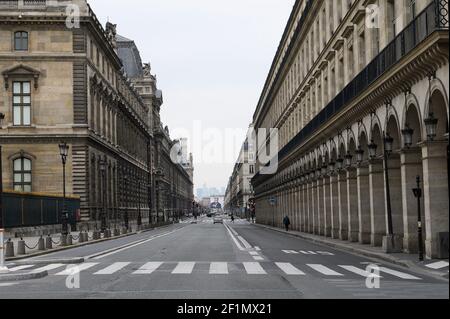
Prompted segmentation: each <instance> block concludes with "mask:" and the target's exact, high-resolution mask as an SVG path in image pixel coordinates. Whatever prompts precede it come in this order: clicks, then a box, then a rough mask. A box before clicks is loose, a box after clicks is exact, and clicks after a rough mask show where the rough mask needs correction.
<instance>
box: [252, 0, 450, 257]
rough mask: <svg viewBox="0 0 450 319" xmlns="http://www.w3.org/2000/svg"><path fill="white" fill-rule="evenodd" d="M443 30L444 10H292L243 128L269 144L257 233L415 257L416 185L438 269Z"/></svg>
mask: <svg viewBox="0 0 450 319" xmlns="http://www.w3.org/2000/svg"><path fill="white" fill-rule="evenodd" d="M448 26H449V25H448V1H444V0H400V1H391V0H325V1H323V0H312V1H311V0H310V1H306V0H298V1H296V3H295V5H294V8H293V11H292V14H291V17H290V19H289V22H288V24H287V26H286V29H285V32H284V34H283V37H282V40H281V43H280V46H279V48H278V51H277V53H276V56H275V58H274V61H273V64H272V67H271V70H270V72H269V75H268V78H267V81H266V84H265V87H264V89H263V92H262V94H261V97H260V100H259V103H258V106H257V109H256V111H255V114H254V119H253V120H254V124H255V128H256V129H258V128H278V129H279V132H280V135H279V136H280V145H279V150H278V159H279V169H278V172H277V173H276V174H273V175H263V174H260V173H259V170H260V167H259V166H260V165H259V164H258V165H257V166H258V167H257V174H256V176H255V177H254V178H253V180H252V183H253V185H254V188H255V192H256V212H257V219H258V222H259V223H263V224H272V223H274V224H275V226H278V227H282V220H283V216H285V215H289V216H290V217H291V221H292V224H293V225H292V226H293V228H294V229H295V230H298V231H302V232H309V233H315V234H318V235H323V236H328V237H333V238H340V239H342V240H348V241H352V242H360V243H362V244H367V245H373V246H384V248H385V249H387V248H388V247H387V246H388V245H387V239H388V238H393V239H394V240H395V241H394V243H395V245H394V246H395V247H394V248H396V249H400V250H403V251H405V252H407V253H417V251H418V247H419V244H418V240H417V233H418V207H417V206H418V205H417V200H416V198H415V197H414V194H413V192H412V189H413V188H415V187H416V177H417V176H420V179H421V181H422V183H421V188H423V198H422V207H421V208H422V209H421V210H422V214H423V215H422V221H423V222H422V224H423V230H424V233H425V247H426V255H427V256H428V257H429V258H448V231H449V228H448V227H449V226H448V225H449V219H448V217H449V175H448V158H449V155H448V143H449V135H448V117H449V113H448V112H449V111H448V107H449V105H448V100H449V75H448V72H449V61H448V58H449V52H448ZM436 123H437V127H435V124H436ZM434 129H435V130H436V132H433V130H434ZM264 142H265V141H258V143H259V144H261V143H264ZM272 198H276V204H275V205H276V206H275V209H273V207H272V206H271V204H273V203H274V202H273V201H271V199H272ZM389 199H390V200H389ZM273 212H275V218H274V216H273ZM388 235H389V236H388Z"/></svg>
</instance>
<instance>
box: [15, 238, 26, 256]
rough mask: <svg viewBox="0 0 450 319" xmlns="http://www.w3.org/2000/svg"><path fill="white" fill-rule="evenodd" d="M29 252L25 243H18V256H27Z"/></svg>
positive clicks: (21, 241) (20, 241) (22, 241)
mask: <svg viewBox="0 0 450 319" xmlns="http://www.w3.org/2000/svg"><path fill="white" fill-rule="evenodd" d="M26 253H27V252H26V250H25V241H24V240H23V239H22V240H19V242H18V243H17V255H25V254H26Z"/></svg>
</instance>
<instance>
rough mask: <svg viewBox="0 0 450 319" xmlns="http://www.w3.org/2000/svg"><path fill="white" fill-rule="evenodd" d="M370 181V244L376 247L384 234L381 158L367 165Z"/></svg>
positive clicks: (384, 214) (384, 205)
mask: <svg viewBox="0 0 450 319" xmlns="http://www.w3.org/2000/svg"><path fill="white" fill-rule="evenodd" d="M369 181H370V218H371V225H372V229H371V234H370V242H371V244H372V246H375V247H378V246H382V244H383V237H384V236H386V198H385V188H384V182H385V181H384V168H383V161H382V160H378V159H377V160H373V161H371V162H370V165H369Z"/></svg>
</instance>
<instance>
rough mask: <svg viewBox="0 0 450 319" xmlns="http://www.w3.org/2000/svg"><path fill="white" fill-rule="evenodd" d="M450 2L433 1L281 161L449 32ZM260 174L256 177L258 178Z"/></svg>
mask: <svg viewBox="0 0 450 319" xmlns="http://www.w3.org/2000/svg"><path fill="white" fill-rule="evenodd" d="M448 28H449V23H448V0H433V1H432V2H431V3H430V4H429V5H428V6H427V7H426V8H425V9H424V10H423V11H422V12H421V13H420V14H419V15H418V16H417V17H416V18H415V19H414V20H413V21H411V22H410V23H409V24H408V25H407V26H406V27H405V28H404V29H403V31H402V32H401V33H399V34H398V35H397V36H396V37H395V38H394V39H393V40H392V41H391V42H390V43H389V44H388V45H387V46H386V47H385V48H384V49H383V50H382V51H381V52H380V53H379V54H378V55H377V56H376V57H375V58H374V59H373V60H372V61H371V62H370V63H369V64H368V65H367V66H366V67H365V68H364V69H363V70H362V71H361V72H360V73H359V74H358V75H357V76H356V77H355V78H354V79H353V80H352V81H351V82H350V83H349V84H348V85H347V86H346V87H345V88H344V89H343V90H342V91H341V92H340V93H339V94H338V95H337V96H336V97H335V98H334V99H333V100H332V101H331V102H330V103H328V105H327V106H326V107H325V108H324V109H323V110H322V111H321V112H319V114H317V115H316V116H315V117H314V118H313V119H312V120H311V121H310V122H309V123H308V124H307V125H306V126H305V127H304V128H303V129H302V130H301V131H300V132H299V133H298V134H297V135H296V136H295V137H294V138H293V139H292V140H291V141H290V142H289V143H288V144H286V145H285V146H284V147H283V148H282V149H281V150H280V151H279V152H278V159H279V161H281V160H282V159H283V158H285V157H286V156H287V155H289V154H290V153H291V152H292V151H293V150H294V149H296V148H297V147H298V146H300V145H301V144H302V143H303V142H304V141H305V140H306V139H307V138H309V137H310V136H311V135H313V134H314V133H315V132H316V131H317V130H318V129H319V128H320V127H323V126H324V125H325V124H326V123H327V122H329V121H330V120H331V119H332V118H334V116H335V115H336V114H337V113H338V112H340V111H341V110H342V109H343V107H344V106H346V105H348V104H349V103H350V102H351V101H352V100H353V99H354V98H356V97H357V96H359V95H360V94H361V93H363V92H364V90H366V89H367V88H368V87H369V86H370V85H371V84H372V83H374V82H375V81H376V80H377V79H378V78H379V77H380V76H381V75H383V74H384V73H385V72H386V71H388V70H389V69H391V68H392V66H394V65H395V64H396V63H398V62H399V61H400V60H401V59H402V58H403V57H404V56H405V55H407V54H409V53H410V52H411V51H412V50H413V49H414V48H415V47H416V46H417V45H418V44H419V43H421V42H423V41H424V40H425V39H426V38H427V37H428V36H429V35H431V34H432V33H433V32H435V31H438V30H448ZM258 176H260V174H259V173H258V174H256V175H255V178H254V180H255V179H256V178H258Z"/></svg>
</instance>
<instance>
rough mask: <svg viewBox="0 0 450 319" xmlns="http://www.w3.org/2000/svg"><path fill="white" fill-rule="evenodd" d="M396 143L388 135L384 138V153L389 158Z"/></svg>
mask: <svg viewBox="0 0 450 319" xmlns="http://www.w3.org/2000/svg"><path fill="white" fill-rule="evenodd" d="M393 143H394V139H393V138H392V137H391V136H390V135H389V133H387V134H386V135H385V137H384V151H385V152H386V154H387V155H388V156H389V155H391V154H392V145H393Z"/></svg>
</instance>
